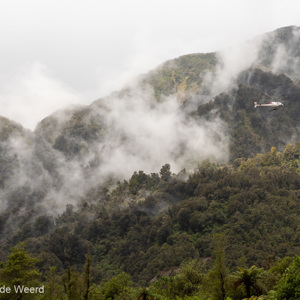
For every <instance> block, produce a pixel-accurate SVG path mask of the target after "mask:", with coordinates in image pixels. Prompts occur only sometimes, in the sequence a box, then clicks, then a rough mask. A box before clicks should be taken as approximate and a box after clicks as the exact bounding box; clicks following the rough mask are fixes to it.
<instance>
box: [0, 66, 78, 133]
mask: <svg viewBox="0 0 300 300" xmlns="http://www.w3.org/2000/svg"><path fill="white" fill-rule="evenodd" d="M80 102H82V99H81V98H80V97H79V96H78V95H76V94H75V93H74V92H73V91H72V90H70V89H69V88H68V87H66V86H65V85H64V84H63V83H62V82H60V81H59V80H58V79H56V78H55V77H54V76H53V75H52V74H51V72H50V70H49V69H48V68H47V67H46V66H45V65H43V64H41V63H39V62H34V63H32V64H26V65H24V66H23V67H22V68H20V69H19V70H18V71H16V72H15V73H14V72H12V73H11V74H10V75H9V76H8V77H7V78H6V79H3V80H2V82H1V88H0V103H1V115H3V116H6V117H7V118H10V119H12V120H16V121H17V122H19V123H21V124H22V125H23V126H24V127H25V128H29V129H31V130H33V129H34V128H35V126H36V124H37V123H38V122H39V121H40V120H42V119H43V118H45V117H47V116H48V115H49V114H51V113H53V112H54V111H56V110H58V109H62V108H65V107H67V106H68V105H71V104H76V103H80Z"/></svg>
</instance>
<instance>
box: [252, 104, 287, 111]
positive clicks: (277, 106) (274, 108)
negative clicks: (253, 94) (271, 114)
mask: <svg viewBox="0 0 300 300" xmlns="http://www.w3.org/2000/svg"><path fill="white" fill-rule="evenodd" d="M258 106H266V107H271V108H272V109H273V110H276V109H278V108H281V107H283V106H284V105H283V104H282V103H281V102H270V103H267V104H257V103H256V102H254V108H256V107H258Z"/></svg>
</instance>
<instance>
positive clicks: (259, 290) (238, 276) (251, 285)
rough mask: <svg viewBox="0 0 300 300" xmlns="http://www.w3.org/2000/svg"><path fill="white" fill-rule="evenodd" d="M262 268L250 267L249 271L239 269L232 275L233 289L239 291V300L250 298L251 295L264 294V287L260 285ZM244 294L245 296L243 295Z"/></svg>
mask: <svg viewBox="0 0 300 300" xmlns="http://www.w3.org/2000/svg"><path fill="white" fill-rule="evenodd" d="M262 273H263V269H262V268H257V267H256V266H252V267H251V268H250V269H245V268H239V270H238V271H236V273H235V274H234V276H233V277H234V279H235V281H234V289H235V290H236V291H237V290H239V296H240V297H241V298H240V299H243V298H244V297H243V296H246V298H250V297H251V295H261V294H263V293H264V292H265V287H264V286H263V285H262V283H261V279H262V277H261V275H262ZM244 294H245V295H244Z"/></svg>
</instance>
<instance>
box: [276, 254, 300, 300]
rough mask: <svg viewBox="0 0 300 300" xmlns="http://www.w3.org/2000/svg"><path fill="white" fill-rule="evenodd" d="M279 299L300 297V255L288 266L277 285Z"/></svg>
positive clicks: (293, 299)
mask: <svg viewBox="0 0 300 300" xmlns="http://www.w3.org/2000/svg"><path fill="white" fill-rule="evenodd" d="M277 299H278V300H281V299H289V300H296V299H300V257H299V256H298V257H296V258H295V259H294V261H293V263H292V264H291V265H290V267H288V268H287V270H286V271H285V273H284V274H283V276H282V278H281V279H280V281H279V283H278V286H277Z"/></svg>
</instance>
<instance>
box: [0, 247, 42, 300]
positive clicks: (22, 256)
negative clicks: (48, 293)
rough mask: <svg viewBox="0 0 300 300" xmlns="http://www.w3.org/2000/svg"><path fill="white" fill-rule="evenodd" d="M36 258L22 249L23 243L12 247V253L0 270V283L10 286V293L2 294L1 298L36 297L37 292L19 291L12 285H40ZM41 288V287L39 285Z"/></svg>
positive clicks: (37, 295)
mask: <svg viewBox="0 0 300 300" xmlns="http://www.w3.org/2000/svg"><path fill="white" fill-rule="evenodd" d="M37 263H38V259H36V258H32V257H31V256H30V255H29V254H28V253H27V252H26V250H25V249H24V245H23V244H20V245H19V246H17V247H13V248H12V253H11V254H10V255H9V257H8V260H7V262H6V264H5V266H3V268H2V269H1V270H0V282H1V285H5V286H8V287H10V288H11V293H10V294H3V295H2V296H3V297H4V298H3V299H36V298H38V297H39V293H21V292H16V291H15V289H14V287H17V286H20V287H22V286H24V287H41V282H40V281H39V278H40V277H41V273H39V271H38V269H37V268H36V264H37ZM41 288H42V287H41Z"/></svg>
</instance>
